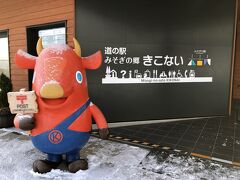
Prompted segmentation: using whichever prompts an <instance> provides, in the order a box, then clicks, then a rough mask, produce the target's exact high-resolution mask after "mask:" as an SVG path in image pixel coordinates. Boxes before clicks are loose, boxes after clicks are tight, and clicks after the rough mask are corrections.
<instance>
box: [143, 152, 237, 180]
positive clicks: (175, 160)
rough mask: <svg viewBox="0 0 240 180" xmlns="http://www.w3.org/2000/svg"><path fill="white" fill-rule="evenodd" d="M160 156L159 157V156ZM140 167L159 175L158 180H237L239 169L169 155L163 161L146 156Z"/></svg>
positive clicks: (156, 157)
mask: <svg viewBox="0 0 240 180" xmlns="http://www.w3.org/2000/svg"><path fill="white" fill-rule="evenodd" d="M160 156H161V155H160ZM142 166H143V167H146V168H147V169H148V170H150V171H153V172H156V173H158V174H159V176H158V178H159V179H167V180H168V179H169V180H170V179H187V180H189V179H192V180H202V179H211V180H215V179H217V180H227V179H239V177H240V168H237V167H230V166H225V165H223V164H219V163H217V162H214V161H210V160H203V159H199V158H195V157H191V156H181V155H173V154H172V155H169V156H168V157H167V158H166V159H165V160H164V161H159V157H158V156H154V155H151V156H147V158H145V159H144V161H143V162H142Z"/></svg>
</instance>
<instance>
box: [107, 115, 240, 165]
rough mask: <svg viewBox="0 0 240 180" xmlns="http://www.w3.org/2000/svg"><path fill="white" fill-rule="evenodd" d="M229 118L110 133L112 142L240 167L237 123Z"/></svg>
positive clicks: (170, 123)
mask: <svg viewBox="0 0 240 180" xmlns="http://www.w3.org/2000/svg"><path fill="white" fill-rule="evenodd" d="M236 113H237V112H235V111H234V112H233V113H232V116H231V117H229V118H223V117H217V118H205V119H197V120H187V121H178V122H169V123H157V124H148V125H138V126H127V127H119V128H112V129H110V132H111V138H112V139H113V140H117V141H121V142H125V143H130V144H135V145H138V146H144V147H149V148H158V149H165V150H170V151H176V152H180V151H181V152H182V153H183V154H191V155H193V156H198V157H203V158H207V159H214V160H217V161H221V162H225V163H228V164H235V165H238V166H240V122H238V121H237V118H236Z"/></svg>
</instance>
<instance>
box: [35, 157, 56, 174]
mask: <svg viewBox="0 0 240 180" xmlns="http://www.w3.org/2000/svg"><path fill="white" fill-rule="evenodd" d="M59 164H60V163H56V162H51V161H48V160H36V161H34V163H33V171H34V172H38V173H47V172H50V171H51V170H52V169H56V168H57V167H58V165H59Z"/></svg>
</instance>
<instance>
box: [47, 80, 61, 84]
mask: <svg viewBox="0 0 240 180" xmlns="http://www.w3.org/2000/svg"><path fill="white" fill-rule="evenodd" d="M47 84H59V82H57V81H56V80H50V81H48V82H45V84H44V85H47Z"/></svg>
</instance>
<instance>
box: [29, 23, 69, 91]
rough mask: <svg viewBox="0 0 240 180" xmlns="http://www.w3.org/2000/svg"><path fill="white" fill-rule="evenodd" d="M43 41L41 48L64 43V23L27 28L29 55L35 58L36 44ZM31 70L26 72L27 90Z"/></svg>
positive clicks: (31, 75)
mask: <svg viewBox="0 0 240 180" xmlns="http://www.w3.org/2000/svg"><path fill="white" fill-rule="evenodd" d="M39 37H42V39H43V47H44V48H46V47H47V46H49V45H52V44H65V43H66V21H61V22H54V23H50V24H42V25H36V26H30V27H27V51H28V53H29V54H31V55H34V56H37V51H36V44H37V41H38V39H39ZM32 78H33V70H28V88H29V90H31V89H32Z"/></svg>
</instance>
